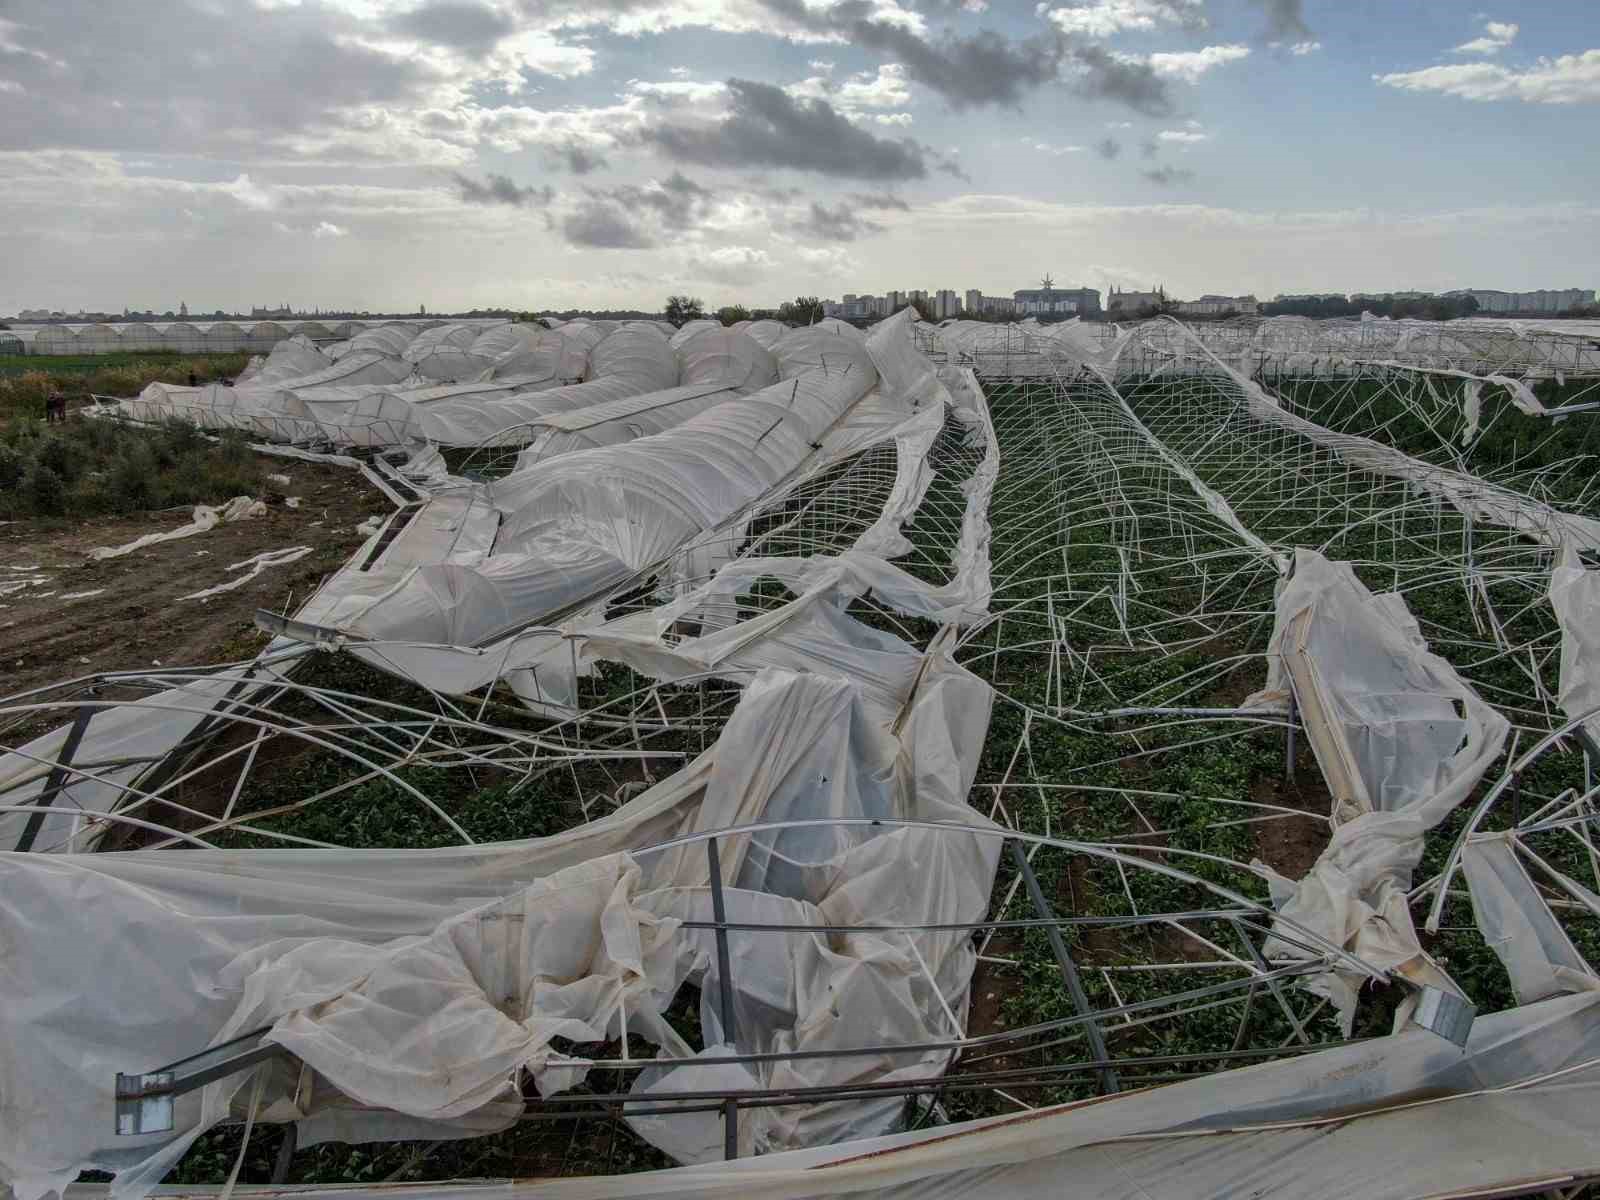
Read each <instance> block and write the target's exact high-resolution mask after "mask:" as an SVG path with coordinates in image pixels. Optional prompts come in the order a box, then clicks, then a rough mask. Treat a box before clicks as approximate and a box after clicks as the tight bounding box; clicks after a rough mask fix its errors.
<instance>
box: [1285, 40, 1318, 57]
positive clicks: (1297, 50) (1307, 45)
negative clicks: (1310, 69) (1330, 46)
mask: <svg viewBox="0 0 1600 1200" xmlns="http://www.w3.org/2000/svg"><path fill="white" fill-rule="evenodd" d="M1321 49H1322V43H1321V42H1296V43H1295V44H1294V45H1292V46H1290V47H1289V53H1290V54H1292V55H1294V56H1295V57H1296V58H1304V57H1305V56H1306V55H1308V54H1315V53H1316V52H1317V51H1318V50H1321Z"/></svg>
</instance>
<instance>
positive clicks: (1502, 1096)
mask: <svg viewBox="0 0 1600 1200" xmlns="http://www.w3.org/2000/svg"><path fill="white" fill-rule="evenodd" d="M1597 1053H1600V997H1596V996H1593V995H1586V996H1578V997H1564V998H1561V999H1557V1000H1551V1001H1547V1002H1544V1003H1541V1004H1534V1005H1527V1006H1524V1007H1521V1008H1517V1009H1513V1010H1510V1011H1508V1012H1503V1013H1494V1014H1491V1015H1487V1016H1484V1017H1480V1018H1479V1019H1478V1021H1477V1022H1476V1024H1474V1026H1473V1028H1472V1031H1471V1034H1470V1036H1469V1039H1468V1042H1467V1046H1466V1049H1465V1051H1464V1052H1463V1051H1462V1050H1461V1049H1458V1048H1457V1047H1455V1046H1453V1045H1451V1044H1450V1043H1448V1042H1446V1041H1444V1040H1443V1039H1441V1038H1438V1037H1435V1036H1434V1035H1432V1034H1431V1033H1428V1032H1425V1031H1423V1030H1420V1029H1414V1028H1413V1029H1409V1030H1405V1031H1402V1032H1401V1033H1399V1034H1396V1035H1395V1036H1393V1037H1390V1038H1386V1039H1384V1040H1383V1041H1382V1042H1378V1043H1373V1042H1367V1043H1363V1044H1358V1045H1354V1046H1347V1047H1340V1048H1337V1049H1332V1050H1324V1051H1319V1052H1317V1053H1315V1054H1307V1055H1303V1056H1297V1057H1293V1058H1285V1059H1282V1060H1279V1061H1277V1062H1270V1063H1262V1064H1259V1065H1257V1066H1252V1067H1245V1068H1241V1069H1238V1070H1232V1071H1227V1072H1222V1073H1218V1074H1215V1075H1208V1076H1206V1077H1204V1078H1199V1079H1190V1080H1185V1081H1182V1082H1178V1083H1173V1084H1168V1085H1166V1086H1164V1087H1157V1088H1145V1089H1142V1090H1138V1091H1128V1092H1122V1093H1120V1094H1118V1095H1114V1096H1106V1097H1100V1098H1098V1099H1095V1100H1091V1101H1083V1102H1079V1103H1073V1104H1062V1105H1056V1106H1053V1107H1050V1108H1043V1109H1039V1110H1037V1111H1032V1112H1023V1113H1014V1114H1008V1115H1005V1116H1001V1117H991V1118H985V1119H982V1120H977V1121H965V1122H960V1123H957V1124H952V1125H936V1126H933V1127H930V1128H926V1129H920V1130H917V1131H914V1132H907V1133H896V1134H889V1135H886V1136H882V1137H876V1138H869V1139H863V1140H859V1141H853V1142H849V1143H845V1144H843V1145H827V1146H816V1147H812V1148H809V1149H805V1150H791V1151H787V1152H784V1153H781V1154H770V1155H764V1156H761V1157H749V1158H740V1159H737V1160H735V1161H733V1162H707V1163H704V1164H701V1165H694V1166H685V1167H678V1168H676V1169H673V1170H669V1171H652V1172H643V1173H639V1174H633V1175H618V1176H610V1177H597V1176H594V1175H588V1176H578V1177H575V1178H568V1179H537V1180H522V1181H516V1182H506V1183H496V1184H492V1185H486V1184H477V1185H474V1184H464V1183H462V1182H459V1181H447V1182H440V1183H403V1184H402V1183H397V1184H368V1185H357V1184H349V1185H341V1186H340V1187H339V1188H338V1192H337V1194H338V1195H339V1197H340V1198H341V1200H388V1198H390V1197H396V1196H404V1197H406V1198H407V1200H464V1198H465V1197H470V1196H472V1195H474V1194H476V1193H478V1192H479V1191H481V1190H483V1189H484V1188H485V1187H493V1188H494V1190H495V1193H496V1195H497V1196H501V1197H503V1198H504V1200H593V1198H594V1197H596V1196H598V1195H605V1196H607V1197H616V1198H618V1200H679V1198H681V1197H684V1196H694V1197H696V1198H697V1200H748V1198H749V1197H751V1196H759V1197H761V1198H762V1200H814V1198H816V1197H833V1196H839V1197H844V1196H851V1197H859V1198H867V1200H926V1198H928V1197H945V1196H974V1197H976V1196H982V1197H993V1198H994V1200H1036V1198H1037V1197H1040V1196H1053V1195H1059V1194H1060V1193H1061V1189H1062V1181H1063V1180H1071V1181H1072V1188H1073V1190H1074V1191H1075V1192H1081V1194H1083V1195H1090V1196H1094V1197H1096V1198H1097V1200H1151V1198H1152V1197H1156V1198H1160V1200H1168V1198H1172V1200H1177V1198H1179V1197H1181V1198H1183V1200H1234V1198H1236V1197H1238V1196H1239V1195H1240V1194H1241V1191H1240V1189H1241V1187H1242V1186H1244V1187H1253V1189H1254V1190H1259V1189H1261V1188H1266V1189H1268V1190H1270V1192H1271V1194H1272V1195H1274V1196H1275V1197H1283V1198H1285V1200H1335V1198H1338V1197H1346V1196H1361V1197H1363V1200H1425V1198H1437V1197H1442V1196H1474V1195H1483V1194H1486V1193H1490V1192H1492V1193H1493V1194H1497V1195H1499V1194H1506V1195H1510V1194H1520V1193H1522V1192H1525V1191H1527V1190H1528V1189H1529V1188H1530V1187H1532V1188H1539V1189H1544V1190H1554V1189H1555V1188H1557V1187H1566V1186H1568V1185H1570V1184H1573V1183H1576V1182H1578V1181H1581V1180H1583V1179H1585V1178H1588V1177H1590V1176H1593V1175H1595V1174H1597V1173H1600V1068H1597V1067H1596V1066H1595V1065H1594V1060H1595V1057H1596V1055H1597ZM1252 1181H1260V1182H1256V1183H1254V1184H1252ZM1268 1181H1270V1182H1268ZM106 1191H107V1187H106V1185H105V1184H80V1185H77V1186H75V1187H74V1188H72V1189H71V1190H70V1191H69V1192H68V1193H67V1197H66V1200H103V1197H105V1195H106ZM174 1192H177V1189H174ZM218 1192H219V1189H218V1188H217V1187H210V1188H200V1187H185V1188H183V1189H182V1190H181V1194H183V1195H187V1196H215V1195H217V1194H218ZM246 1194H248V1193H246Z"/></svg>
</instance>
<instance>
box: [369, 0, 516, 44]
mask: <svg viewBox="0 0 1600 1200" xmlns="http://www.w3.org/2000/svg"><path fill="white" fill-rule="evenodd" d="M391 25H392V27H393V28H394V30H395V31H396V32H397V33H403V34H407V35H409V36H411V37H414V38H419V39H421V40H422V41H425V42H433V43H436V44H438V45H442V46H453V47H454V48H456V49H457V50H476V51H479V52H482V51H485V50H490V49H493V48H494V45H495V43H496V42H498V41H499V40H500V39H501V38H503V37H505V36H506V35H507V34H509V33H511V32H512V30H514V29H515V28H516V26H515V24H514V23H513V22H512V21H511V19H510V18H509V17H507V16H506V15H505V13H503V12H501V11H499V10H498V9H494V8H490V7H489V6H488V5H486V4H474V3H472V2H471V0H428V3H426V4H421V5H418V6H417V7H416V8H413V9H412V10H411V11H410V12H405V13H401V14H399V15H398V16H396V17H395V18H393V20H392V22H391Z"/></svg>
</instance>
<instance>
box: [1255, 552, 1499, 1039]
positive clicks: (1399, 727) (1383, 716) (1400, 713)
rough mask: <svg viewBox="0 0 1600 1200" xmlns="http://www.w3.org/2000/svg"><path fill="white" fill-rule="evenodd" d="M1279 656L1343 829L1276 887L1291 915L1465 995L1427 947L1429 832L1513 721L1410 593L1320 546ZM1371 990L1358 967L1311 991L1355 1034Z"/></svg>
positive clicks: (1280, 611)
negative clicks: (1418, 878) (1358, 1007)
mask: <svg viewBox="0 0 1600 1200" xmlns="http://www.w3.org/2000/svg"><path fill="white" fill-rule="evenodd" d="M1270 652H1271V653H1272V654H1274V655H1276V656H1278V658H1279V660H1280V661H1281V664H1282V666H1281V669H1280V671H1279V672H1275V675H1276V679H1275V680H1274V681H1270V682H1269V687H1271V686H1272V684H1273V683H1276V684H1277V685H1278V686H1280V687H1281V686H1282V682H1283V679H1284V676H1287V677H1288V678H1289V679H1291V680H1292V681H1293V684H1294V695H1295V699H1296V700H1297V701H1298V704H1299V709H1300V713H1301V716H1302V719H1303V722H1304V725H1305V729H1306V734H1307V738H1308V740H1309V741H1310V743H1311V747H1312V750H1313V751H1314V752H1315V754H1316V757H1317V764H1318V766H1319V767H1321V769H1322V774H1323V778H1324V779H1325V780H1326V781H1327V784H1328V789H1329V791H1330V792H1331V793H1332V805H1333V811H1332V813H1331V814H1330V817H1331V819H1332V821H1333V824H1334V830H1333V837H1332V840H1331V841H1330V842H1329V844H1328V848H1327V849H1326V850H1324V851H1323V852H1322V854H1321V856H1320V857H1319V858H1318V859H1317V861H1316V863H1315V864H1314V865H1313V866H1312V868H1311V870H1310V871H1309V872H1307V874H1306V876H1305V877H1304V878H1303V879H1301V880H1299V881H1297V882H1293V883H1291V882H1290V881H1288V880H1285V879H1282V878H1281V877H1279V878H1278V879H1277V881H1276V882H1275V884H1274V887H1273V892H1274V900H1275V901H1276V902H1277V903H1278V908H1279V911H1280V912H1281V913H1282V914H1283V916H1285V917H1287V918H1289V919H1291V920H1293V921H1294V922H1296V923H1297V924H1298V925H1300V926H1302V927H1304V928H1306V929H1309V930H1311V931H1313V932H1316V933H1319V934H1321V935H1322V936H1323V937H1325V938H1326V939H1327V940H1328V941H1330V942H1332V943H1334V944H1335V945H1339V946H1342V947H1344V948H1345V949H1347V950H1350V951H1351V952H1352V953H1354V954H1355V955H1356V956H1357V957H1359V958H1360V959H1361V960H1362V961H1364V962H1367V963H1370V964H1372V965H1373V966H1376V967H1379V968H1381V969H1384V970H1398V971H1400V972H1401V973H1403V974H1406V975H1407V976H1408V977H1409V978H1412V979H1413V980H1414V981H1417V982H1427V983H1430V984H1432V985H1434V986H1438V987H1444V988H1447V989H1448V990H1450V991H1458V989H1456V988H1455V986H1454V985H1453V984H1451V983H1450V982H1449V979H1448V977H1447V976H1445V975H1444V973H1443V972H1442V971H1440V970H1439V969H1438V967H1437V966H1435V965H1433V963H1432V960H1431V959H1429V958H1428V956H1427V955H1426V954H1425V953H1424V952H1423V950H1422V948H1421V945H1420V944H1419V942H1418V940H1417V936H1416V931H1415V929H1414V927H1413V925H1412V921H1411V912H1410V908H1409V906H1408V903H1407V896H1406V893H1407V890H1408V888H1409V886H1410V881H1411V873H1412V871H1413V870H1414V869H1415V867H1416V865H1417V863H1418V862H1419V861H1420V860H1421V857H1422V848H1423V835H1424V834H1426V833H1427V831H1428V830H1430V829H1432V828H1433V827H1434V826H1435V825H1437V824H1438V823H1439V822H1440V821H1442V820H1443V819H1444V818H1445V817H1446V816H1448V815H1449V814H1450V812H1451V811H1452V810H1453V809H1455V808H1456V806H1457V805H1459V804H1460V803H1461V802H1462V801H1463V800H1465V799H1466V798H1467V796H1468V795H1469V794H1470V793H1471V791H1472V789H1473V787H1474V786H1476V784H1477V782H1478V780H1479V779H1480V778H1482V776H1483V773H1484V772H1485V771H1486V770H1488V768H1489V765H1490V764H1491V763H1492V762H1493V761H1494V759H1495V758H1496V757H1498V756H1499V754H1500V751H1501V749H1502V748H1503V747H1504V744H1505V740H1506V736H1507V734H1508V732H1509V730H1510V725H1509V723H1508V722H1507V721H1506V719H1505V718H1504V717H1502V716H1501V715H1500V714H1499V713H1497V712H1496V711H1495V710H1494V709H1493V708H1491V707H1490V706H1489V705H1488V704H1487V703H1485V702H1484V701H1483V699H1482V698H1481V697H1479V696H1478V694H1477V693H1476V692H1475V691H1474V690H1473V689H1472V687H1471V686H1470V685H1469V684H1467V683H1466V682H1465V681H1464V680H1463V679H1462V678H1461V677H1460V676H1459V675H1458V674H1456V671H1455V668H1454V667H1452V666H1450V664H1449V663H1447V662H1445V660H1444V659H1442V658H1440V657H1439V656H1437V655H1435V654H1432V653H1430V652H1429V650H1428V648H1427V643H1426V642H1425V641H1424V640H1423V638H1422V634H1421V631H1420V630H1419V629H1418V627H1417V623H1416V620H1415V618H1414V617H1412V616H1411V614H1410V612H1409V611H1408V610H1407V609H1406V607H1405V601H1404V600H1403V599H1402V598H1401V597H1400V596H1399V595H1398V594H1392V593H1391V594H1387V595H1382V596H1375V595H1373V594H1372V593H1371V592H1369V591H1368V590H1367V589H1366V587H1365V586H1364V585H1363V584H1362V583H1361V581H1360V580H1358V579H1357V578H1356V576H1355V572H1354V570H1353V569H1352V568H1351V566H1350V564H1349V563H1334V562H1329V561H1328V560H1327V559H1325V558H1323V557H1322V556H1321V555H1320V554H1318V553H1316V552H1315V551H1313V550H1306V549H1300V550H1298V551H1296V554H1295V565H1294V575H1293V577H1292V578H1290V579H1289V580H1288V581H1287V582H1286V583H1285V585H1284V586H1283V589H1282V591H1281V592H1280V593H1279V596H1278V599H1277V613H1276V617H1275V619H1274V623H1273V630H1272V641H1271V644H1270ZM1257 865H1258V866H1259V865H1260V864H1257ZM1291 942H1292V939H1290V940H1282V939H1279V938H1274V939H1272V940H1271V941H1269V942H1268V944H1267V947H1266V951H1265V952H1266V954H1267V955H1268V957H1289V958H1294V957H1302V958H1303V957H1306V956H1307V955H1308V953H1309V952H1308V951H1307V950H1304V949H1301V948H1298V947H1296V946H1294V945H1293V944H1291ZM1359 983H1360V977H1357V976H1353V975H1351V974H1349V973H1347V972H1346V973H1330V974H1328V975H1323V976H1319V977H1317V979H1316V980H1315V981H1313V983H1312V984H1311V985H1310V986H1311V987H1312V989H1313V990H1315V991H1317V992H1319V993H1320V994H1322V995H1325V996H1327V997H1328V998H1329V999H1330V1000H1331V1001H1333V1003H1334V1004H1335V1006H1336V1008H1337V1009H1338V1011H1339V1013H1340V1016H1341V1019H1342V1021H1343V1024H1344V1028H1345V1030H1346V1032H1347V1033H1348V1031H1349V1029H1350V1023H1351V1020H1352V1018H1353V1015H1354V1011H1355V1003H1356V988H1357V986H1358V985H1359Z"/></svg>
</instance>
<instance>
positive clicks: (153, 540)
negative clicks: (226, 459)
mask: <svg viewBox="0 0 1600 1200" xmlns="http://www.w3.org/2000/svg"><path fill="white" fill-rule="evenodd" d="M266 513H267V506H266V505H265V504H263V503H262V502H261V501H259V500H252V499H251V498H250V497H249V496H235V497H234V498H233V499H232V500H229V501H228V502H227V503H226V504H223V505H221V506H219V507H217V508H212V507H211V506H210V505H206V504H196V505H195V506H194V517H193V519H192V520H190V522H189V523H188V524H187V525H180V526H178V528H176V529H165V530H162V531H161V532H160V533H147V534H145V535H144V536H143V537H138V538H135V539H134V540H133V541H131V542H125V543H123V544H122V545H120V546H96V547H95V548H94V549H93V550H91V551H89V557H90V558H92V559H94V560H96V561H100V560H102V559H107V558H121V557H122V556H123V555H125V554H132V553H133V552H134V551H136V550H143V549H144V548H145V547H146V546H154V545H158V544H159V543H161V542H171V541H176V540H177V539H178V538H186V537H193V536H194V535H195V534H197V533H206V532H207V531H209V530H212V529H215V528H216V527H217V526H218V525H223V524H227V523H228V522H230V521H242V520H244V519H245V518H246V517H263V516H266Z"/></svg>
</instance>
